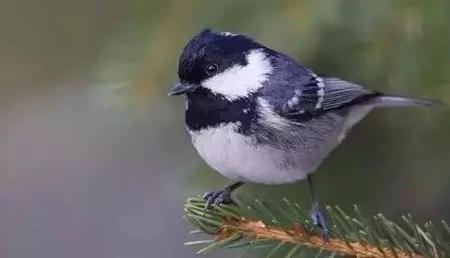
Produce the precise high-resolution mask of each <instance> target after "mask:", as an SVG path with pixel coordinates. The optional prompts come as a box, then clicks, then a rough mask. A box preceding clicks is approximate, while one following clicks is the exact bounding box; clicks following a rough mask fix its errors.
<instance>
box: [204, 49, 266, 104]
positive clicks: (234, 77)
mask: <svg viewBox="0 0 450 258" xmlns="http://www.w3.org/2000/svg"><path fill="white" fill-rule="evenodd" d="M271 72H272V65H271V64H270V61H269V60H268V59H267V57H266V55H265V54H264V53H263V52H262V50H252V51H251V52H250V53H248V54H247V65H245V66H242V65H234V66H232V67H230V68H228V69H226V70H225V71H223V72H221V73H219V74H216V75H215V76H213V77H212V78H209V79H207V80H205V81H204V82H203V83H202V86H203V87H205V88H208V89H210V90H211V92H213V93H216V94H222V95H224V97H225V98H227V99H228V100H235V99H238V98H243V97H246V96H248V95H249V94H250V93H253V92H255V91H257V90H258V89H259V88H261V87H262V86H263V82H265V81H266V80H267V76H268V74H270V73H271Z"/></svg>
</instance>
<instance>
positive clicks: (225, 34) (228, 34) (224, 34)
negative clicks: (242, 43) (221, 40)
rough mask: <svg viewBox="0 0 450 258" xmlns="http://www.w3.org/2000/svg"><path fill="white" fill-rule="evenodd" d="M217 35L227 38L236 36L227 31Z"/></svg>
mask: <svg viewBox="0 0 450 258" xmlns="http://www.w3.org/2000/svg"><path fill="white" fill-rule="evenodd" d="M219 34H220V35H222V36H227V37H234V36H237V34H235V33H233V32H229V31H224V32H220V33H219Z"/></svg>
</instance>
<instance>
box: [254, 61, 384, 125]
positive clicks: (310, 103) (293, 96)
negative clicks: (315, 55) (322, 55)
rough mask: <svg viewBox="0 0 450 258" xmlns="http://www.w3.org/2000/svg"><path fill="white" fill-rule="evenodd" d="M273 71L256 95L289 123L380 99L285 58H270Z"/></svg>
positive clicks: (373, 93)
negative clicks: (291, 120) (286, 118)
mask: <svg viewBox="0 0 450 258" xmlns="http://www.w3.org/2000/svg"><path fill="white" fill-rule="evenodd" d="M271 61H272V65H273V68H274V71H273V72H272V73H271V74H270V75H269V80H268V81H267V82H266V85H265V86H264V87H263V88H262V89H261V90H260V91H259V94H260V95H261V96H262V97H263V98H264V99H265V100H267V101H268V102H269V103H270V104H271V106H272V107H273V109H274V111H275V112H276V113H278V114H279V115H281V116H284V117H288V118H290V119H296V118H298V119H305V118H312V117H317V116H321V115H323V114H324V113H326V112H327V111H331V110H339V109H344V108H345V107H348V106H351V105H356V104H362V103H364V102H366V101H370V100H371V99H373V98H375V97H376V96H379V95H382V94H381V93H378V92H373V91H369V90H366V89H364V88H363V87H361V86H359V85H357V84H354V83H351V82H347V81H344V80H341V79H338V78H332V77H326V76H319V75H317V74H316V73H314V72H313V71H311V70H310V69H308V68H306V67H304V66H302V65H301V64H299V63H297V62H296V61H295V60H293V59H291V58H290V57H288V56H285V55H282V54H279V55H276V56H275V57H273V58H272V60H271Z"/></svg>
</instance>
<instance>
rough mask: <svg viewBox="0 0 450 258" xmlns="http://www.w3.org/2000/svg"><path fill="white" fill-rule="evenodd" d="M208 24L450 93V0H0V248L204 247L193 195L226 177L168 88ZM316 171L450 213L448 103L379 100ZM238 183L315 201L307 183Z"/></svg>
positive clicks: (404, 207) (367, 204) (127, 251)
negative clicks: (196, 229)
mask: <svg viewBox="0 0 450 258" xmlns="http://www.w3.org/2000/svg"><path fill="white" fill-rule="evenodd" d="M205 27H210V28H213V29H216V30H226V31H236V32H241V33H247V34H249V35H251V36H253V37H254V38H256V39H257V40H258V41H261V42H263V43H265V44H267V45H268V46H270V47H272V48H275V49H279V50H282V51H283V52H285V53H288V54H290V55H292V56H294V57H295V58H297V59H298V60H300V61H301V62H303V63H305V64H306V65H308V66H310V67H312V68H313V69H315V70H317V71H320V72H322V73H326V74H331V75H334V76H338V77H341V78H344V79H347V80H351V81H355V82H358V83H360V84H362V85H365V86H366V87H368V88H372V89H377V90H385V91H389V92H393V93H397V94H407V95H417V96H426V97H429V98H434V99H440V100H442V101H443V102H444V103H445V102H446V103H450V1H448V0H437V1H419V0H417V1H415V0H411V1H391V0H377V1H370V0H367V1H338V0H328V1H326V0H324V1H317V0H314V1H313V0H310V1H293V0H291V1H238V0H230V1H200V0H197V1H194V0H185V1H181V0H180V1H174V0H172V1H151V0H129V1H119V0H108V1H105V0H94V1H92V0H78V1H69V0H42V1H32V0H15V1H14V0H1V1H0V33H1V34H0V35H1V36H0V89H1V94H0V257H3V258H22V257H35V258H39V257H42V258H44V257H45V258H51V257H66V258H70V257H74V258H75V257H77V258H79V257H108V258H114V257H117V258H119V257H127V258H138V257H139V258H140V257H142V258H144V257H145V258H148V257H195V255H194V253H195V252H194V249H193V248H192V247H185V246H183V242H185V241H188V240H190V239H191V236H189V235H188V233H187V232H188V230H189V226H188V225H186V223H185V222H184V220H183V219H182V214H183V204H184V200H185V199H186V198H187V197H189V196H193V195H198V194H201V193H202V192H203V191H206V190H211V189H215V188H219V187H222V186H223V185H225V184H227V183H228V181H227V180H226V179H224V178H222V177H221V176H220V175H218V174H216V173H214V172H212V171H211V169H209V168H208V167H207V166H206V165H205V164H204V163H203V162H202V160H201V159H200V158H199V157H198V156H197V154H196V153H195V151H194V149H193V148H192V146H191V144H190V140H189V139H188V136H187V134H186V133H185V132H184V125H183V115H184V114H183V113H184V100H183V99H182V98H169V97H167V89H168V87H169V86H170V85H171V84H172V83H174V82H176V80H177V78H176V69H177V59H178V55H179V54H180V51H181V49H182V47H183V46H184V44H185V43H186V42H187V41H188V40H189V38H190V37H192V36H193V35H194V34H195V33H197V32H198V31H200V30H201V29H202V28H205ZM315 177H316V179H315V180H316V184H317V186H318V189H319V193H320V197H321V199H322V200H323V201H324V202H327V203H330V204H340V205H341V206H343V207H344V208H346V207H350V205H351V204H352V203H358V204H359V205H361V206H362V208H363V209H364V210H365V211H366V213H368V214H370V213H373V212H376V211H380V212H383V213H385V214H386V215H388V216H398V215H399V214H401V213H407V212H411V213H412V214H414V215H415V216H417V217H418V219H420V220H422V221H423V220H425V219H434V220H437V219H447V220H448V219H450V201H449V196H450V113H449V111H448V109H447V108H438V109H399V110H379V111H376V112H374V113H372V114H371V115H370V116H369V117H368V118H367V119H365V120H364V122H363V123H361V124H359V125H358V126H356V128H355V129H354V130H353V133H352V134H351V135H350V137H348V138H347V139H346V140H345V141H344V143H343V144H342V145H341V146H340V147H339V148H338V149H337V150H336V151H335V152H333V153H332V155H331V156H330V157H329V158H328V159H327V160H326V162H325V163H324V165H323V166H322V167H321V168H320V169H319V171H318V172H317V173H316V174H315ZM238 194H239V195H242V196H247V197H258V198H268V199H272V200H275V201H277V200H279V199H280V198H281V197H284V196H286V197H288V198H290V199H292V200H298V201H299V202H300V203H302V204H303V205H304V206H305V208H307V207H308V206H309V196H308V192H307V188H306V184H305V183H304V182H299V183H296V184H292V185H288V186H263V185H248V186H246V187H243V188H242V189H241V190H239V192H238ZM237 254H238V253H229V252H222V253H218V254H213V255H211V257H218V256H220V257H235V256H236V255H237Z"/></svg>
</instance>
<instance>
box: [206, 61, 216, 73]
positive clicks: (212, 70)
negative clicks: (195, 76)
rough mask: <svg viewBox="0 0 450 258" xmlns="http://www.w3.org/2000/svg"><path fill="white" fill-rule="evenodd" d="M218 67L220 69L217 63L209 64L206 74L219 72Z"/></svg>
mask: <svg viewBox="0 0 450 258" xmlns="http://www.w3.org/2000/svg"><path fill="white" fill-rule="evenodd" d="M217 69H218V67H217V65H216V64H212V65H208V66H207V67H206V74H208V75H213V74H215V73H216V72H217Z"/></svg>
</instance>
